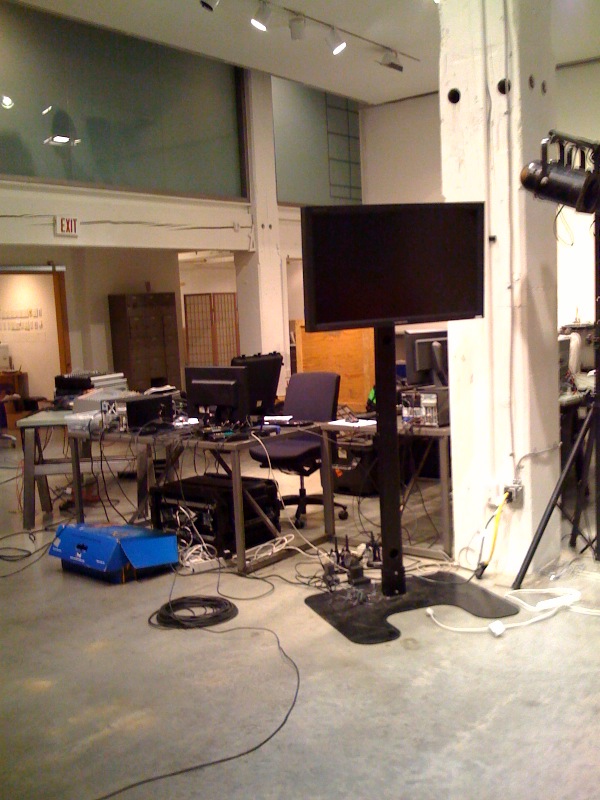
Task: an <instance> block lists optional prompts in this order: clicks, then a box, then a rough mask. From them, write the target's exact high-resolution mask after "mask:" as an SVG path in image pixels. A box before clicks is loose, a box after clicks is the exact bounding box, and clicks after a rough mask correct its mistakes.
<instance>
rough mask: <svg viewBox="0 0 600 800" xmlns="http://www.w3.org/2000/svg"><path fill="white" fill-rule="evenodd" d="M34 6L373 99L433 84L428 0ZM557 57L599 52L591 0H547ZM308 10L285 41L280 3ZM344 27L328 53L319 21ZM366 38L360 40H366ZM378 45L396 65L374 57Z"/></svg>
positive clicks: (111, 0)
mask: <svg viewBox="0 0 600 800" xmlns="http://www.w3.org/2000/svg"><path fill="white" fill-rule="evenodd" d="M441 2H444V0H441ZM23 4H24V5H30V6H35V7H37V8H40V9H45V10H48V11H51V12H54V13H58V14H62V15H64V16H68V17H74V18H77V19H80V20H83V21H86V22H91V23H94V24H96V25H101V26H104V27H107V28H111V29H113V30H119V31H124V32H126V33H129V34H133V35H137V36H141V37H143V38H145V39H150V40H152V41H157V42H162V43H164V44H168V45H172V46H175V47H179V48H183V49H186V50H190V51H192V52H197V53H202V54H204V55H207V56H210V57H212V58H216V59H219V60H221V61H226V62H228V63H231V64H236V65H238V66H242V67H248V68H252V69H258V70H261V71H263V72H268V73H271V74H272V75H277V76H279V77H283V78H288V79H290V80H296V81H299V82H301V83H304V84H307V85H309V86H313V87H316V88H318V89H322V90H324V91H328V92H331V93H333V94H337V95H341V96H344V97H350V98H353V99H355V100H358V101H360V102H363V103H367V104H379V103H385V102H390V101H393V100H398V99H401V98H405V97H413V96H415V95H419V94H424V93H427V92H432V91H436V90H437V87H438V59H439V46H440V45H439V39H440V36H439V6H438V5H436V3H435V2H434V0H270V3H269V4H270V6H271V7H272V14H271V19H270V22H269V29H268V31H267V33H261V32H259V31H257V30H255V29H254V28H253V27H252V26H251V25H250V18H251V16H252V15H253V14H254V12H255V11H256V8H257V5H258V0H220V2H219V4H218V6H217V8H216V9H215V11H214V12H212V13H211V12H209V11H206V10H204V9H202V8H201V6H200V2H199V0H101V2H91V0H27V2H24V3H23ZM548 6H549V11H550V13H551V14H552V26H553V42H552V44H550V43H549V46H553V48H554V53H555V58H556V62H557V63H563V62H570V61H576V60H580V59H590V58H597V57H599V56H600V0H548ZM286 8H289V9H293V10H294V11H295V12H298V13H300V14H304V15H306V16H307V17H313V18H314V19H316V20H320V21H322V22H323V23H325V25H320V24H318V23H315V22H311V21H310V20H307V22H306V29H305V37H304V39H302V40H301V41H292V40H291V37H290V31H289V27H288V23H289V18H290V14H289V13H288V11H286V10H285V9H286ZM329 25H335V26H336V27H338V28H340V29H344V30H346V31H348V32H349V33H350V34H354V35H349V36H347V37H346V39H347V42H348V46H347V47H346V49H345V50H344V52H343V53H341V54H340V55H339V56H336V57H334V56H332V55H331V53H330V52H329V50H328V49H327V47H326V44H325V36H326V34H327V26H329ZM365 40H368V41H365ZM384 47H387V48H390V49H391V50H393V51H396V52H397V53H398V55H399V61H400V63H401V64H402V65H403V67H404V70H403V71H402V72H398V71H396V70H392V69H389V68H387V67H383V66H381V64H380V63H379V62H380V60H381V57H382V54H383V52H384V50H383V48H384Z"/></svg>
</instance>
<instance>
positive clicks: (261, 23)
mask: <svg viewBox="0 0 600 800" xmlns="http://www.w3.org/2000/svg"><path fill="white" fill-rule="evenodd" d="M270 16H271V9H270V8H269V6H268V5H267V4H266V2H265V0H262V2H261V3H260V4H259V6H258V8H257V9H256V14H255V15H254V16H253V17H252V19H251V20H250V22H251V23H252V24H253V25H254V27H255V28H257V29H258V30H259V31H263V33H264V32H265V31H266V30H267V22H268V21H269V17H270Z"/></svg>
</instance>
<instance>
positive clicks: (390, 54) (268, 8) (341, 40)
mask: <svg viewBox="0 0 600 800" xmlns="http://www.w3.org/2000/svg"><path fill="white" fill-rule="evenodd" d="M218 2H219V0H200V5H201V6H202V7H203V8H206V9H208V10H210V11H212V10H214V9H215V8H216V6H217V4H218ZM273 10H275V13H276V14H279V15H281V14H285V15H286V17H287V22H288V25H289V29H290V36H291V37H292V40H293V41H298V40H299V39H304V37H305V33H306V28H307V27H318V28H321V29H322V28H325V29H326V30H327V34H326V41H327V44H328V46H329V48H330V49H331V52H332V53H333V55H334V56H337V55H339V54H340V53H341V52H342V50H344V49H345V47H346V43H347V39H348V37H349V36H350V37H352V39H353V40H357V41H361V42H364V43H365V44H368V45H371V46H373V47H376V48H378V49H379V50H382V51H383V52H384V55H383V58H382V60H381V62H380V63H381V64H382V65H383V66H384V67H389V68H390V69H395V70H397V71H398V72H402V71H403V66H402V64H400V62H399V61H398V56H399V55H400V56H402V58H408V59H410V60H411V61H417V62H418V61H420V59H419V58H417V57H416V56H412V55H410V54H409V53H403V52H400V51H396V50H392V49H391V48H389V47H387V45H385V44H382V43H381V42H374V41H373V40H372V39H367V37H366V36H361V35H360V34H359V33H353V32H352V31H347V30H344V29H343V28H336V27H335V26H333V25H332V24H331V23H330V22H325V21H324V20H322V19H317V17H311V16H310V15H309V14H302V13H299V12H298V11H296V10H294V9H292V8H288V7H287V6H285V5H280V4H279V2H278V3H272V2H270V0H260V2H259V5H258V8H257V9H256V13H255V14H254V16H253V17H252V19H251V20H250V22H251V23H252V25H253V26H254V27H255V28H256V29H257V30H259V31H263V32H265V31H266V30H267V24H268V22H269V19H270V17H271V13H272V11H273ZM307 23H309V25H308V26H307ZM279 27H281V26H279Z"/></svg>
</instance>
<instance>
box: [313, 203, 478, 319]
mask: <svg viewBox="0 0 600 800" xmlns="http://www.w3.org/2000/svg"><path fill="white" fill-rule="evenodd" d="M301 213H302V261H303V273H304V314H305V323H306V330H307V331H309V332H314V331H329V330H340V329H343V328H365V327H375V326H381V325H387V324H390V323H394V324H395V323H402V324H404V323H417V322H438V321H443V320H454V319H469V318H472V317H480V316H483V272H484V269H483V268H484V206H483V203H414V204H403V205H365V206H308V207H305V208H303V209H302V212H301Z"/></svg>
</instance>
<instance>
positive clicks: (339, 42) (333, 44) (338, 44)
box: [327, 28, 346, 56]
mask: <svg viewBox="0 0 600 800" xmlns="http://www.w3.org/2000/svg"><path fill="white" fill-rule="evenodd" d="M327 44H328V45H329V47H330V48H331V52H332V53H333V55H334V56H337V55H339V54H340V53H341V52H342V50H344V49H345V47H346V42H345V40H344V38H343V36H342V35H341V34H340V32H339V31H338V30H337V28H331V29H330V31H329V33H328V34H327Z"/></svg>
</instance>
